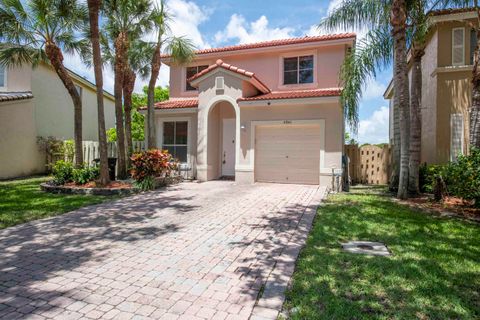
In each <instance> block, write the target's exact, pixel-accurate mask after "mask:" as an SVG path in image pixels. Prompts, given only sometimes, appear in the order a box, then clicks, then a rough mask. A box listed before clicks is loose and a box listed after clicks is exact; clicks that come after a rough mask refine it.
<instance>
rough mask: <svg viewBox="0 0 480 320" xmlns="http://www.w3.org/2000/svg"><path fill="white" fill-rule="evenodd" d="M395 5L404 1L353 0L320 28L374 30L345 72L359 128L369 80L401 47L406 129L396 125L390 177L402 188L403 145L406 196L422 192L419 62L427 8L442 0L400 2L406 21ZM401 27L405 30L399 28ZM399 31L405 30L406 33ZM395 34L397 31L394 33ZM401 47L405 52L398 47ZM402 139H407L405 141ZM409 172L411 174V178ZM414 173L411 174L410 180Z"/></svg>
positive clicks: (400, 96)
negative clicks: (409, 71)
mask: <svg viewBox="0 0 480 320" xmlns="http://www.w3.org/2000/svg"><path fill="white" fill-rule="evenodd" d="M394 4H395V5H397V6H398V3H397V2H395V1H393V0H389V1H374V0H347V1H344V2H343V3H342V4H341V6H340V7H338V8H336V9H335V10H334V11H333V12H332V13H331V14H330V15H329V17H327V18H326V19H324V20H323V21H322V23H321V24H320V27H323V28H326V29H330V30H333V29H338V28H367V29H369V30H370V31H369V32H368V33H367V35H366V36H365V38H364V39H362V40H360V41H359V43H358V44H357V46H356V48H354V49H353V50H352V52H351V54H349V55H348V56H347V57H346V59H345V62H344V64H343V66H342V72H341V74H340V78H341V80H342V82H343V86H344V90H343V92H342V96H341V102H342V105H343V106H344V109H345V115H346V118H347V121H348V122H349V124H350V126H351V127H353V128H354V129H355V127H356V124H357V123H358V103H359V99H360V98H361V96H362V88H363V87H364V86H365V82H366V79H368V78H369V77H375V75H376V72H377V71H378V70H381V69H383V68H385V67H386V66H388V65H389V64H390V63H391V61H392V58H393V56H392V48H395V56H396V55H398V54H399V55H400V56H399V57H400V58H399V59H393V60H394V61H395V62H396V64H395V69H397V70H398V68H399V65H400V64H401V66H402V68H403V69H404V70H401V71H400V72H398V71H396V73H395V75H396V76H397V78H396V84H395V96H394V110H395V112H394V118H395V125H400V119H399V118H400V117H399V112H398V111H399V110H403V111H401V112H400V113H401V115H402V121H401V123H402V127H403V128H402V130H401V132H400V134H397V132H398V131H399V130H395V133H396V134H395V144H394V150H393V158H394V159H393V160H394V163H393V164H394V170H393V174H392V177H391V180H390V182H391V189H397V188H398V186H399V178H400V165H399V162H400V155H401V151H402V150H403V175H402V178H403V181H402V194H401V195H400V196H402V197H404V196H406V195H405V190H407V189H410V192H411V193H417V191H416V190H418V171H419V170H418V166H419V162H420V136H421V134H420V130H421V121H420V103H421V85H422V83H421V80H422V75H421V69H420V68H419V67H420V65H421V57H422V56H423V47H424V45H425V44H424V43H425V36H426V31H427V24H426V12H427V11H428V9H429V8H428V7H429V6H430V7H431V6H437V5H438V4H439V3H438V1H436V2H429V1H425V0H418V1H413V0H409V1H407V2H405V1H403V4H402V3H400V7H405V10H404V19H405V21H404V22H403V21H402V20H400V22H399V20H398V17H399V11H398V8H397V9H395V7H394V6H393V5H394ZM393 9H395V11H393ZM392 13H394V14H392ZM407 13H408V15H407ZM400 16H401V15H400ZM407 19H408V20H409V21H410V23H409V25H411V30H409V31H411V32H409V36H410V37H409V40H408V42H409V43H413V44H414V45H412V46H411V50H412V51H411V53H412V61H413V62H412V63H413V68H414V70H412V71H413V72H412V74H413V80H412V101H413V103H412V104H410V108H409V102H408V100H409V99H408V97H409V92H408V91H409V90H408V78H407V76H406V71H407V61H406V43H407V41H406V38H407V34H406V33H405V30H406V29H405V28H406V21H407ZM398 23H400V25H398ZM402 23H403V25H402ZM394 26H396V27H394ZM401 26H402V27H401ZM395 28H396V29H395ZM399 28H400V31H398V30H399ZM398 32H400V34H399V33H398ZM392 34H393V35H395V36H394V37H392ZM399 35H402V37H403V38H402V37H400V39H399ZM403 35H404V36H403ZM399 46H400V52H399V51H397V49H399V48H398V47H399ZM403 47H404V48H403ZM400 62H401V63H400ZM399 75H401V79H398V76H399ZM399 81H400V84H399ZM402 86H403V87H402ZM399 88H400V89H399ZM402 88H403V89H402ZM402 106H403V107H402ZM410 115H411V117H412V119H413V122H414V123H412V128H411V129H412V130H413V132H412V134H411V135H410V137H409V136H408V133H409V131H408V130H406V128H405V125H408V120H406V119H405V117H407V119H408V117H409V116H410ZM407 128H408V127H407ZM402 137H403V138H402ZM400 141H402V142H403V145H402V144H401V143H400ZM409 144H411V145H413V148H412V149H411V148H410V147H409ZM399 147H401V148H399ZM405 160H406V161H405ZM410 169H411V172H412V174H411V175H406V174H405V173H406V172H409V171H410ZM405 177H407V178H406V180H405ZM408 177H410V179H409V178H408Z"/></svg>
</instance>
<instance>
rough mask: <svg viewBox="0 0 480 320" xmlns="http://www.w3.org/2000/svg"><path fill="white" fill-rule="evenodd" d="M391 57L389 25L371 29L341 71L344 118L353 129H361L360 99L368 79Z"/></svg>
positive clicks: (347, 58) (389, 61)
mask: <svg viewBox="0 0 480 320" xmlns="http://www.w3.org/2000/svg"><path fill="white" fill-rule="evenodd" d="M392 60H393V40H392V37H391V35H390V31H389V29H388V27H383V28H377V29H374V30H371V31H369V32H368V33H367V35H366V36H365V38H364V39H362V40H360V41H359V43H358V44H357V46H356V48H354V49H352V51H351V52H350V53H349V54H348V55H347V57H346V59H345V61H344V63H343V65H342V68H341V71H340V79H341V81H342V86H343V92H342V95H341V98H340V100H341V103H342V105H343V107H344V115H345V120H346V121H347V123H348V124H349V126H350V127H351V128H352V130H353V131H354V132H356V130H357V128H358V109H359V101H360V99H361V98H362V90H363V89H364V87H365V84H366V82H367V80H368V79H370V78H371V77H375V76H376V74H377V72H378V71H380V70H382V69H384V68H386V67H387V66H388V65H390V63H391V62H392Z"/></svg>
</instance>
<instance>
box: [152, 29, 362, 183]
mask: <svg viewBox="0 0 480 320" xmlns="http://www.w3.org/2000/svg"><path fill="white" fill-rule="evenodd" d="M355 39H356V36H355V34H352V33H345V34H334V35H322V36H315V37H302V38H291V39H285V40H274V41H268V42H260V43H254V44H243V45H235V46H229V47H223V48H213V49H205V50H199V51H197V52H196V56H195V60H194V61H193V62H192V63H190V64H189V65H182V66H180V65H175V64H173V63H172V61H171V60H170V58H169V57H168V56H164V57H163V62H164V63H165V64H167V65H169V66H170V100H168V101H164V102H160V103H157V104H156V105H155V112H156V123H157V128H156V130H157V138H158V143H159V146H161V147H162V148H164V149H168V150H170V152H171V153H173V154H174V156H175V157H177V158H179V159H180V161H181V162H183V163H184V166H186V167H187V168H188V169H189V172H188V174H189V175H190V176H191V177H195V178H197V179H198V180H200V181H206V180H212V179H218V178H220V177H234V178H235V181H237V182H238V183H253V182H256V181H259V182H279V183H306V184H320V185H329V184H330V183H331V175H332V169H340V168H341V167H342V164H341V159H342V152H343V141H344V121H343V110H342V107H341V105H340V101H339V95H340V93H341V85H340V81H339V71H340V67H341V65H342V62H343V60H344V58H345V54H346V53H347V51H348V50H349V49H350V48H351V47H352V46H353V45H354V42H355Z"/></svg>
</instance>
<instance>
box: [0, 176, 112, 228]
mask: <svg viewBox="0 0 480 320" xmlns="http://www.w3.org/2000/svg"><path fill="white" fill-rule="evenodd" d="M47 180H51V178H48V177H37V178H28V179H20V180H11V181H3V182H0V229H3V228H6V227H10V226H13V225H16V224H19V223H24V222H27V221H30V220H36V219H41V218H45V217H51V216H55V215H59V214H62V213H65V212H68V211H71V210H74V209H77V208H80V207H84V206H87V205H90V204H97V203H101V202H104V201H106V200H109V199H112V197H105V196H91V195H60V194H51V193H46V192H43V191H41V190H40V186H39V185H40V183H42V182H45V181H47Z"/></svg>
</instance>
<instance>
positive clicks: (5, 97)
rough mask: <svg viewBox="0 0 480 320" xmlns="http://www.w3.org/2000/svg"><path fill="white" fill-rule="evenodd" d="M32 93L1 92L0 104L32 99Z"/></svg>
mask: <svg viewBox="0 0 480 320" xmlns="http://www.w3.org/2000/svg"><path fill="white" fill-rule="evenodd" d="M32 98H33V94H32V92H31V91H25V92H0V102H4V101H15V100H25V99H32Z"/></svg>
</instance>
